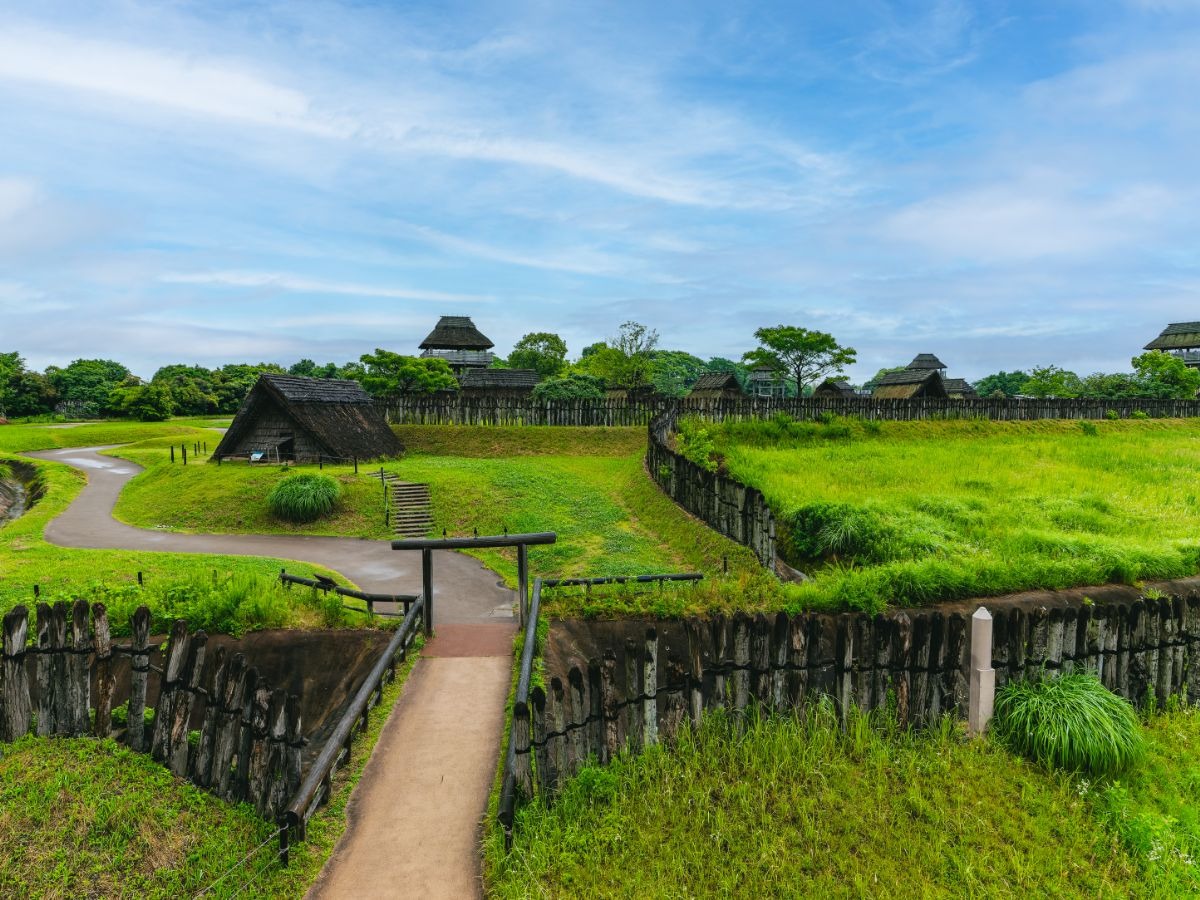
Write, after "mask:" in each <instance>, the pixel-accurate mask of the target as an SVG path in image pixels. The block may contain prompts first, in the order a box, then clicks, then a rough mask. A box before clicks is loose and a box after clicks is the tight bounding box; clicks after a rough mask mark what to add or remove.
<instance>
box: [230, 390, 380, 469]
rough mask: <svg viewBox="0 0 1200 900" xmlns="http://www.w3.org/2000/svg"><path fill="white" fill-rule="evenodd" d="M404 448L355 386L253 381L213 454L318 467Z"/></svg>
mask: <svg viewBox="0 0 1200 900" xmlns="http://www.w3.org/2000/svg"><path fill="white" fill-rule="evenodd" d="M403 450H404V448H403V447H402V446H401V444H400V440H399V439H398V438H397V437H396V435H395V434H394V433H393V432H392V430H391V429H390V428H389V427H388V425H387V422H385V421H384V419H383V416H382V414H380V412H379V410H378V408H377V407H376V405H375V401H374V400H373V399H372V397H371V395H370V394H368V393H367V392H366V391H364V390H363V387H362V385H361V384H359V383H358V382H357V381H341V380H337V379H332V378H299V377H296V376H293V375H268V374H263V375H260V376H259V377H258V381H256V382H255V383H254V387H252V388H251V389H250V393H249V394H247V395H246V399H245V400H243V401H242V406H241V408H240V409H239V410H238V412H237V415H236V416H234V417H233V423H232V424H231V425H230V426H229V431H227V432H226V433H225V437H224V438H223V439H222V440H221V443H220V444H219V445H218V446H217V449H216V451H215V452H214V455H215V456H216V457H217V458H218V459H220V458H228V457H233V456H245V457H251V458H252V457H253V455H254V454H262V457H261V458H263V459H268V460H272V461H275V460H294V461H295V462H299V463H305V462H317V461H318V460H319V459H321V458H324V459H345V460H349V459H352V458H357V459H374V458H376V457H381V456H397V455H399V454H400V453H401V452H403Z"/></svg>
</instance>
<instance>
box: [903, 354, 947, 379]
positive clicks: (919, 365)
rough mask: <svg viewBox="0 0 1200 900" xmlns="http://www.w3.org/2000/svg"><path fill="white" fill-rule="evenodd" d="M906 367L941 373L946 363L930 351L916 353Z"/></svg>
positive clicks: (944, 370)
mask: <svg viewBox="0 0 1200 900" xmlns="http://www.w3.org/2000/svg"><path fill="white" fill-rule="evenodd" d="M906 368H909V369H912V370H914V371H919V372H928V371H936V372H941V373H942V374H943V375H944V374H945V372H946V364H945V363H944V362H942V361H941V360H940V359H938V358H937V357H936V356H934V355H933V354H932V353H918V354H917V355H916V356H914V357H913V361H912V362H910V363H909V364H908V366H907V367H906Z"/></svg>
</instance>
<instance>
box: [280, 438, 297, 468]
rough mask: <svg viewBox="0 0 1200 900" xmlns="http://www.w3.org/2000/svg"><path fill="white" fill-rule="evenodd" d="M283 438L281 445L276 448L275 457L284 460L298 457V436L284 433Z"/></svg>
mask: <svg viewBox="0 0 1200 900" xmlns="http://www.w3.org/2000/svg"><path fill="white" fill-rule="evenodd" d="M282 437H283V440H282V441H280V443H279V446H278V447H276V448H275V458H276V459H277V460H279V461H280V462H282V461H283V460H285V459H286V460H295V459H296V438H295V437H294V436H292V435H282Z"/></svg>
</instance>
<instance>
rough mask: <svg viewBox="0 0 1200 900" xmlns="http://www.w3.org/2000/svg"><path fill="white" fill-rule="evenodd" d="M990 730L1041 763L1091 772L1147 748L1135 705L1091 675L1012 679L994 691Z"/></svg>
mask: <svg viewBox="0 0 1200 900" xmlns="http://www.w3.org/2000/svg"><path fill="white" fill-rule="evenodd" d="M993 733H994V734H995V736H996V737H997V738H998V739H1000V740H1001V741H1003V742H1004V743H1005V744H1007V745H1008V746H1009V748H1010V749H1012V750H1013V751H1014V752H1016V753H1020V754H1022V755H1023V756H1027V757H1029V758H1030V759H1032V760H1034V761H1035V762H1038V763H1041V764H1042V765H1045V766H1051V767H1056V768H1060V769H1067V770H1069V771H1075V772H1087V773H1090V774H1092V775H1109V774H1115V773H1117V772H1120V771H1121V770H1122V769H1126V768H1128V767H1129V766H1130V765H1132V764H1134V763H1136V762H1137V761H1138V760H1140V759H1141V757H1142V756H1143V755H1144V753H1145V750H1146V747H1145V739H1144V738H1143V736H1142V728H1141V723H1139V722H1138V718H1137V714H1136V713H1135V712H1134V709H1133V706H1132V705H1130V703H1129V701H1128V700H1125V699H1123V698H1121V697H1118V696H1117V695H1116V694H1114V693H1112V692H1111V691H1109V690H1108V689H1107V688H1106V687H1104V685H1102V684H1101V683H1100V681H1099V680H1098V679H1097V678H1096V677H1095V676H1093V675H1084V674H1072V675H1063V676H1062V677H1061V678H1043V679H1039V680H1034V681H1014V682H1010V683H1009V684H1007V685H1005V686H1004V688H1003V689H1002V690H1001V691H1000V692H999V694H998V695H997V696H996V718H995V722H994V725H993Z"/></svg>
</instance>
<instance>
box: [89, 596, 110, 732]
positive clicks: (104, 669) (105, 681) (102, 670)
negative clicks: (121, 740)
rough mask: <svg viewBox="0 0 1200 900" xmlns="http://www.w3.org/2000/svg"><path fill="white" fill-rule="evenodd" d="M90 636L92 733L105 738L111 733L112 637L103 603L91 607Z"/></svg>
mask: <svg viewBox="0 0 1200 900" xmlns="http://www.w3.org/2000/svg"><path fill="white" fill-rule="evenodd" d="M92 634H93V635H94V638H95V641H94V644H95V648H96V721H95V722H94V723H93V725H92V733H93V734H95V735H96V737H99V738H106V737H108V736H109V735H110V734H111V733H112V698H113V671H112V636H111V634H110V631H109V627H108V610H107V609H105V607H104V604H103V603H96V604H94V605H93V606H92Z"/></svg>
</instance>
